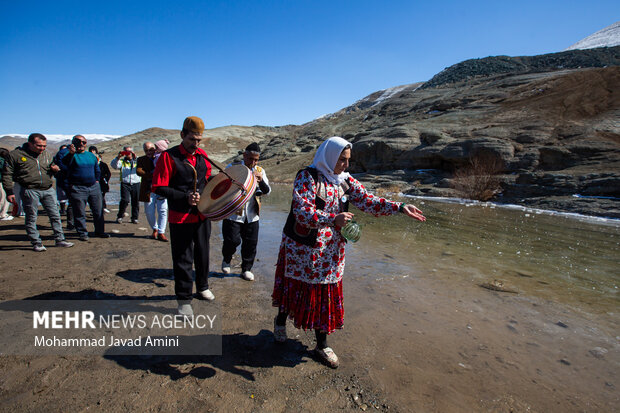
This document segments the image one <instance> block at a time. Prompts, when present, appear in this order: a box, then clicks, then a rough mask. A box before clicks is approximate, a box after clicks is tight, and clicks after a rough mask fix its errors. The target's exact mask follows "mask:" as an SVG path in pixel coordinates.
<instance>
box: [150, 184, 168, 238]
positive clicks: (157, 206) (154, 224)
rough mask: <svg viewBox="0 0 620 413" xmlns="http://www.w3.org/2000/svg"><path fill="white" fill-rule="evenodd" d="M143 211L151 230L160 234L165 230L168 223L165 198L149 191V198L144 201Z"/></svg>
mask: <svg viewBox="0 0 620 413" xmlns="http://www.w3.org/2000/svg"><path fill="white" fill-rule="evenodd" d="M144 212H145V213H146V219H147V220H148V221H149V225H150V226H151V228H152V229H153V231H157V232H159V233H160V234H163V233H165V232H166V224H167V223H168V200H167V199H166V198H163V197H160V196H159V195H155V194H154V193H151V200H150V201H149V202H145V203H144Z"/></svg>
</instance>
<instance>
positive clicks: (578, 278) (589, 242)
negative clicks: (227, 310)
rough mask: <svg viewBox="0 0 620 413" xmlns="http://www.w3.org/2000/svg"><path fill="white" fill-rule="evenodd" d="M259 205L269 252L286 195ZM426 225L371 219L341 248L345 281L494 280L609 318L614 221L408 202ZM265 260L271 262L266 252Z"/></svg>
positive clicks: (279, 191)
mask: <svg viewBox="0 0 620 413" xmlns="http://www.w3.org/2000/svg"><path fill="white" fill-rule="evenodd" d="M273 187H274V190H273V192H272V194H271V195H270V196H268V197H265V198H264V206H265V210H264V212H263V215H262V220H261V222H262V225H261V245H263V246H265V247H266V248H274V249H275V251H276V252H277V248H278V245H279V241H280V236H281V231H282V226H283V223H284V221H285V219H286V213H287V212H288V209H289V208H290V199H291V187H290V186H286V185H274V186H273ZM409 201H410V202H413V203H414V204H415V205H417V206H418V207H419V208H420V209H422V210H423V212H424V214H425V215H426V217H427V221H426V222H425V223H420V222H418V221H416V220H412V219H410V218H407V217H405V216H403V215H400V214H399V215H397V216H391V217H380V218H374V217H373V216H371V215H368V214H365V213H362V212H360V211H357V210H355V209H354V208H353V212H357V213H356V220H357V221H358V222H359V223H360V224H361V225H362V237H361V239H360V241H359V242H357V243H355V244H353V243H349V244H348V246H347V267H346V270H345V272H346V275H347V277H353V278H357V279H358V280H359V281H361V282H363V281H364V280H367V281H368V282H375V281H378V280H380V281H389V280H394V281H397V280H399V279H406V278H408V277H413V278H416V277H419V278H424V277H434V278H442V279H448V281H449V279H450V278H454V277H455V278H458V279H459V281H462V280H469V281H471V283H474V284H481V283H484V282H491V281H493V280H499V281H502V282H503V283H504V285H505V286H507V287H510V288H513V289H516V290H517V291H519V293H521V294H523V295H526V296H532V297H537V298H541V299H545V300H551V301H554V302H558V303H563V304H568V305H571V306H575V307H577V308H581V309H583V310H585V311H588V312H591V313H595V314H596V313H607V314H608V315H612V316H613V313H614V312H616V311H617V308H618V302H619V297H618V287H619V286H620V271H619V269H620V221H618V220H599V219H580V218H578V217H574V216H570V215H562V214H554V215H551V214H549V213H546V212H543V211H537V210H528V209H516V208H504V207H500V206H494V205H467V204H460V203H448V202H437V201H433V200H428V199H424V200H421V199H409ZM270 255H272V256H273V255H275V253H274V251H271V252H270Z"/></svg>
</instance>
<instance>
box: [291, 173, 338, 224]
mask: <svg viewBox="0 0 620 413" xmlns="http://www.w3.org/2000/svg"><path fill="white" fill-rule="evenodd" d="M315 197H316V184H315V182H314V179H312V176H311V175H310V173H309V172H308V171H305V170H304V171H301V172H300V173H299V174H298V175H297V177H296V178H295V185H294V187H293V203H292V204H293V214H294V215H295V219H296V220H297V222H298V223H299V224H301V225H304V226H305V227H307V228H319V227H321V226H334V219H335V217H336V215H335V214H332V213H328V212H325V211H322V210H320V209H316V205H315V203H314V201H315Z"/></svg>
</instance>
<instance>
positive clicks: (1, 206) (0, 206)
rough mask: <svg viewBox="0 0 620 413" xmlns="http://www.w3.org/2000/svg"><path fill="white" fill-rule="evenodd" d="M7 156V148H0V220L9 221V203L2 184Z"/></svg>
mask: <svg viewBox="0 0 620 413" xmlns="http://www.w3.org/2000/svg"><path fill="white" fill-rule="evenodd" d="M8 157H9V150H8V149H5V148H0V220H1V221H10V220H12V219H13V215H9V213H8V211H9V208H11V203H10V202H9V200H8V199H7V197H6V192H4V187H3V186H2V173H3V170H4V165H5V164H6V158H8Z"/></svg>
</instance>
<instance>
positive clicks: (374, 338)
mask: <svg viewBox="0 0 620 413" xmlns="http://www.w3.org/2000/svg"><path fill="white" fill-rule="evenodd" d="M282 216H283V212H282V211H281V210H279V209H277V208H269V207H267V208H266V211H265V212H264V213H263V221H262V222H263V224H262V226H261V238H260V243H259V248H258V260H257V262H256V265H255V271H254V272H255V274H256V278H257V280H256V281H255V282H253V283H251V282H247V281H244V280H242V279H241V278H240V277H238V274H237V275H232V276H225V275H223V274H221V273H219V272H218V271H219V264H220V262H221V255H220V245H221V242H220V239H221V237H220V234H219V225H214V231H213V235H212V248H211V262H212V265H211V267H212V271H214V272H213V274H212V276H213V277H212V278H211V281H210V282H211V289H212V291H213V292H214V294H215V296H216V300H218V301H219V302H220V303H221V306H222V311H223V338H222V341H223V354H222V355H221V356H186V357H179V356H174V357H173V356H155V357H150V358H144V357H139V356H104V357H97V356H95V357H93V356H38V357H25V356H2V357H0V369H1V372H0V410H2V411H43V410H45V411H86V410H91V411H92V410H95V411H104V410H105V411H121V410H123V411H126V410H130V411H131V410H138V411H185V410H187V411H194V410H201V411H239V412H245V411H269V412H283V411H314V412H316V411H334V410H342V411H359V410H371V411H372V410H378V411H402V412H472V411H492V412H507V411H515V412H521V411H523V412H525V411H528V412H532V411H534V412H550V411H554V412H578V411H617V410H618V406H620V403H619V400H618V399H619V397H618V391H617V387H618V386H619V385H620V383H619V382H618V373H619V372H620V369H619V364H620V357H619V348H620V345H619V341H618V340H619V338H618V337H617V335H618V329H617V326H618V319H617V315H615V314H613V313H611V314H603V315H601V314H597V315H592V314H590V313H588V312H584V311H580V310H578V309H575V308H573V307H569V306H566V305H561V304H556V303H554V302H552V301H549V300H544V299H537V298H534V297H530V296H527V295H524V294H509V293H502V292H494V291H489V290H485V289H482V288H480V287H478V286H477V285H476V284H475V283H472V282H471V281H470V280H468V279H460V280H459V279H458V278H455V277H450V275H451V274H447V273H446V272H449V271H455V270H454V269H453V268H454V267H455V266H454V265H452V266H450V267H442V266H441V265H437V266H435V268H429V267H427V266H426V265H425V264H424V263H423V260H422V259H421V258H420V259H419V260H417V261H416V259H415V257H416V255H419V256H420V257H423V256H424V255H425V254H428V252H419V251H418V252H416V251H413V250H412V251H408V250H406V249H405V247H404V246H402V245H394V244H391V245H387V246H378V245H379V244H377V243H365V244H363V243H360V244H357V245H353V246H349V247H348V251H347V269H346V274H345V281H344V288H345V312H346V315H345V328H344V330H342V331H337V332H335V333H334V334H332V335H330V337H329V343H330V345H331V346H332V347H333V348H334V350H335V352H336V353H337V354H338V355H339V357H340V359H341V366H340V368H338V369H336V370H332V369H329V368H327V367H325V366H323V365H321V364H319V363H318V362H316V361H315V360H314V359H313V358H312V356H311V355H310V354H309V350H311V349H312V348H313V347H314V335H313V334H312V333H311V332H304V331H299V330H296V329H294V328H293V327H292V325H291V324H290V323H289V324H288V332H289V340H288V341H287V342H286V343H285V344H283V345H276V344H275V343H274V342H273V334H272V332H271V331H272V325H273V316H274V315H275V310H274V309H273V308H272V307H271V298H270V294H271V288H272V285H273V272H274V271H273V270H274V265H275V260H276V253H277V249H278V244H279V238H280V235H279V234H280V231H281V220H282ZM114 217H115V215H114V211H113V213H112V214H110V215H107V217H106V218H107V220H108V222H107V223H106V230H107V231H109V232H111V231H113V230H116V231H118V233H112V237H111V238H109V239H98V238H91V240H90V241H89V242H86V243H84V242H79V241H77V240H76V239H75V236H74V235H72V234H69V235H68V238H69V239H70V240H72V241H74V242H76V245H75V247H73V248H71V249H59V248H53V247H51V248H48V250H47V251H46V252H45V253H35V252H32V251H31V250H30V248H29V245H30V244H29V242H28V241H27V239H26V237H25V233H24V231H23V226H22V222H21V221H20V220H19V219H15V220H13V221H9V222H2V223H0V228H1V230H2V235H1V236H0V251H2V254H0V263H1V265H2V268H3V269H4V270H3V271H2V274H1V275H0V298H1V299H2V300H14V299H25V298H39V299H45V298H55V299H59V297H65V298H82V299H93V298H96V297H99V298H109V299H123V298H127V297H145V298H147V297H159V298H170V299H173V298H174V297H173V281H172V271H171V259H170V250H169V248H170V246H169V244H167V243H162V242H158V241H154V240H150V239H147V235H148V234H149V233H150V231H147V229H146V227H147V225H146V219H145V217H144V216H143V215H142V216H141V217H140V218H141V219H140V224H137V225H133V224H121V225H119V224H116V223H113V222H111V221H113V219H114ZM384 219H389V218H384ZM46 221H47V220H46V218H45V217H41V218H40V220H39V223H40V224H42V225H40V229H41V231H42V234H43V235H44V239H45V244H46V245H52V244H53V241H52V239H51V237H50V235H51V230H50V229H49V225H48V223H47V222H46ZM91 227H92V223H89V228H91ZM401 255H407V256H411V257H414V261H413V262H414V264H408V266H407V267H405V266H403V265H401V264H400V263H399V256H401ZM445 259H448V260H457V261H458V260H459V257H458V256H447V257H445ZM415 262H418V264H417V265H416V264H415ZM233 265H236V268H233V271H235V270H236V271H237V272H238V271H239V267H238V265H239V258H238V257H235V259H234V260H233ZM456 267H458V265H457V266H456ZM447 268H448V269H447ZM449 268H452V269H449Z"/></svg>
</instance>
